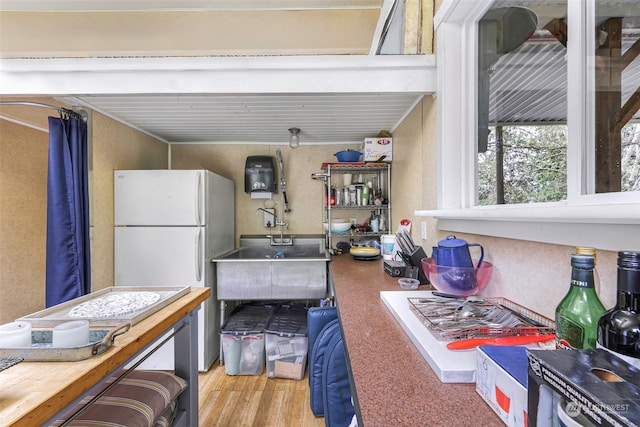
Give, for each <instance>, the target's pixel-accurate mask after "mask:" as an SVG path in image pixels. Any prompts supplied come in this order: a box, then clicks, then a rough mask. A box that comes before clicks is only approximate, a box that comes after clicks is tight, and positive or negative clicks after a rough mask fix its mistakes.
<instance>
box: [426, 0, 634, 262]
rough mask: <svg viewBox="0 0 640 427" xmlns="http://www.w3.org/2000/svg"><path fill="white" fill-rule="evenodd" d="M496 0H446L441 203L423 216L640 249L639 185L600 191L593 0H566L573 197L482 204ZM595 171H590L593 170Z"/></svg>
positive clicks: (452, 226) (492, 232) (518, 234)
mask: <svg viewBox="0 0 640 427" xmlns="http://www.w3.org/2000/svg"><path fill="white" fill-rule="evenodd" d="M493 1H494V0H477V1H468V0H445V1H444V2H443V4H442V5H441V6H440V8H439V10H438V12H437V14H436V16H435V20H434V28H435V29H436V31H437V54H436V61H437V71H436V72H437V92H436V93H437V98H438V102H437V108H438V119H437V123H438V130H437V132H438V134H437V160H438V161H437V164H438V170H437V176H438V182H437V209H435V210H421V211H416V212H415V214H416V216H429V217H434V218H437V219H438V228H439V229H440V230H447V231H458V232H468V233H474V234H481V235H489V236H498V237H507V238H514V239H522V240H531V241H539V242H545V243H554V244H565V245H590V246H594V247H596V248H599V249H606V250H622V249H626V250H640V238H639V236H640V192H627V193H607V194H590V192H593V187H594V181H595V177H594V175H595V174H593V173H591V172H592V171H593V167H594V166H593V165H594V160H593V154H589V153H593V144H594V142H593V140H594V138H593V134H594V131H593V129H592V127H591V126H587V125H586V124H587V123H593V119H594V117H593V114H594V113H593V111H594V108H593V103H594V100H593V96H592V94H590V93H589V88H591V87H594V86H593V84H592V83H593V82H594V79H595V77H594V73H593V70H592V69H591V68H590V67H588V66H587V65H588V61H589V59H590V58H589V55H588V52H593V51H594V50H593V49H594V43H595V42H594V41H593V42H591V43H590V42H588V41H589V40H595V37H592V36H591V34H590V33H593V31H592V30H589V26H588V25H587V23H588V22H593V20H594V17H595V2H594V0H589V1H583V0H567V14H568V21H569V22H571V23H572V25H570V26H569V39H570V40H571V44H570V48H569V49H568V52H567V61H568V63H567V70H568V73H569V75H571V76H572V78H571V79H568V82H567V108H568V114H567V126H568V135H569V139H568V144H567V200H565V201H561V202H554V203H535V204H518V205H492V206H476V183H475V180H476V153H475V151H476V150H475V146H476V143H477V136H476V129H477V71H476V70H477V61H478V53H477V48H476V46H477V41H478V36H477V23H478V21H479V20H480V18H481V17H482V16H483V15H484V13H485V12H486V11H487V10H488V9H489V8H490V6H491V4H492V3H493ZM587 177H591V178H589V179H588V178H587Z"/></svg>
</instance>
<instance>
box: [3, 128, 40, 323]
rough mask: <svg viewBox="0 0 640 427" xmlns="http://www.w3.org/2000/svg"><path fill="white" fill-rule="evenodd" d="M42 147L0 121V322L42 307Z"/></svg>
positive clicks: (27, 132) (28, 133)
mask: <svg viewBox="0 0 640 427" xmlns="http://www.w3.org/2000/svg"><path fill="white" fill-rule="evenodd" d="M45 117H46V115H45ZM48 145H49V135H48V134H47V133H46V132H43V131H39V130H35V129H31V128H28V127H25V126H21V125H18V124H15V123H12V122H9V121H6V120H0V324H1V323H6V322H8V321H13V320H14V319H16V318H17V317H20V316H22V315H24V314H28V313H31V312H34V311H38V310H41V309H42V308H44V301H45V252H46V249H45V247H46V222H47V205H46V203H47V154H48Z"/></svg>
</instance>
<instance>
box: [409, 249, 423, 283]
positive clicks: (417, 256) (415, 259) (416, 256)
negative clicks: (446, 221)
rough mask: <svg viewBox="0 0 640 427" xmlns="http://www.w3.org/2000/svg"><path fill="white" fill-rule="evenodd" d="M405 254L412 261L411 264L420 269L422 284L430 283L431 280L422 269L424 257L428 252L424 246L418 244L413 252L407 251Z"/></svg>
mask: <svg viewBox="0 0 640 427" xmlns="http://www.w3.org/2000/svg"><path fill="white" fill-rule="evenodd" d="M405 255H406V257H405V259H406V261H410V262H409V264H411V265H412V266H413V267H416V268H417V269H418V280H420V284H422V285H425V284H428V283H429V280H428V279H427V275H426V274H425V273H424V270H423V269H422V258H427V254H425V253H424V249H422V246H416V247H415V249H414V250H413V251H412V252H410V253H406V254H405Z"/></svg>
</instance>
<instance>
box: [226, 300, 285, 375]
mask: <svg viewBox="0 0 640 427" xmlns="http://www.w3.org/2000/svg"><path fill="white" fill-rule="evenodd" d="M274 309H275V306H274V305H269V304H242V305H239V306H238V307H236V308H235V309H234V310H233V312H232V313H231V315H230V316H229V319H228V320H227V321H226V322H225V324H224V326H222V328H221V330H220V332H221V334H220V339H221V340H222V352H223V357H224V365H225V371H226V373H227V375H260V374H262V370H263V368H264V333H265V329H266V326H267V324H268V323H269V321H270V320H271V317H272V315H273V312H274Z"/></svg>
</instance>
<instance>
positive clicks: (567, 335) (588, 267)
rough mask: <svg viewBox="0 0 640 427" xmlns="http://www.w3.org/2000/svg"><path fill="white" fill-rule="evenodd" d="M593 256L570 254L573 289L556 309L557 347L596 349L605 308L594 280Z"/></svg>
mask: <svg viewBox="0 0 640 427" xmlns="http://www.w3.org/2000/svg"><path fill="white" fill-rule="evenodd" d="M594 265H595V263H594V259H593V256H592V255H578V254H573V255H571V286H570V287H569V292H568V293H567V295H566V296H565V297H564V298H563V299H562V301H560V304H558V307H557V308H556V347H557V348H562V349H567V348H575V349H583V348H595V347H596V341H597V336H598V320H599V319H600V316H602V314H604V312H605V308H604V305H602V302H601V301H600V298H598V294H597V293H596V290H595V287H594V281H593V267H594Z"/></svg>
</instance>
